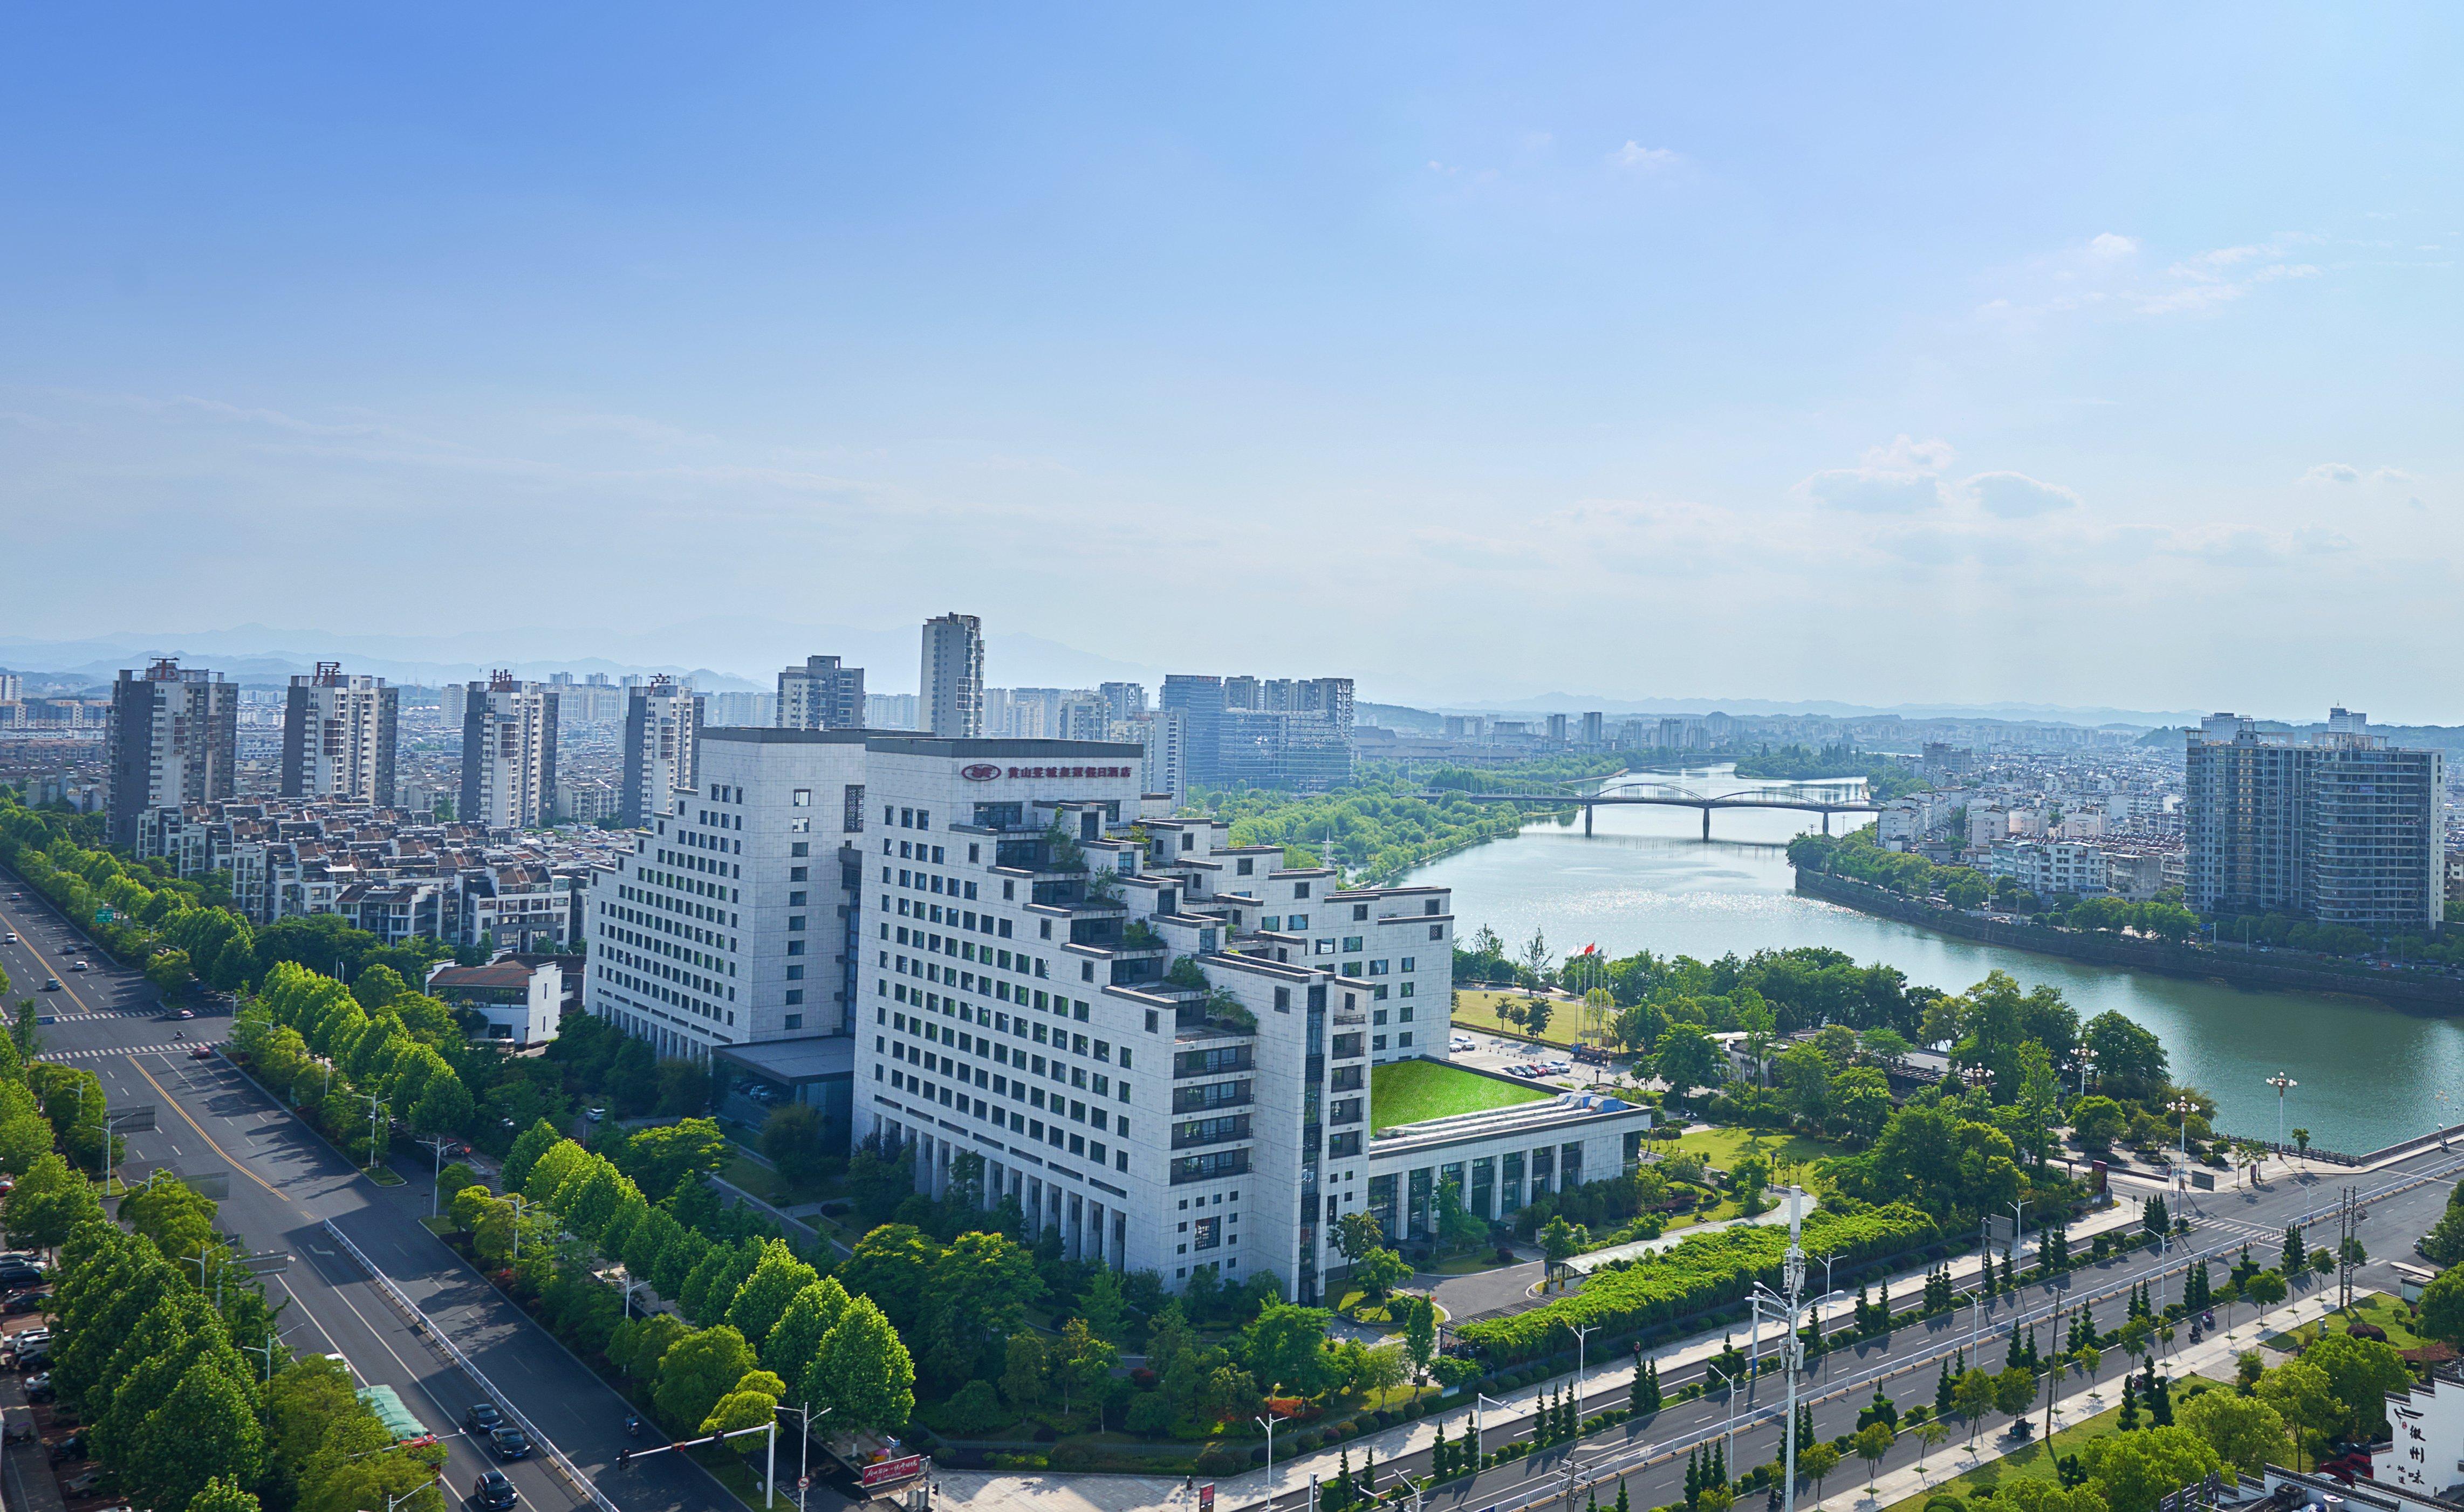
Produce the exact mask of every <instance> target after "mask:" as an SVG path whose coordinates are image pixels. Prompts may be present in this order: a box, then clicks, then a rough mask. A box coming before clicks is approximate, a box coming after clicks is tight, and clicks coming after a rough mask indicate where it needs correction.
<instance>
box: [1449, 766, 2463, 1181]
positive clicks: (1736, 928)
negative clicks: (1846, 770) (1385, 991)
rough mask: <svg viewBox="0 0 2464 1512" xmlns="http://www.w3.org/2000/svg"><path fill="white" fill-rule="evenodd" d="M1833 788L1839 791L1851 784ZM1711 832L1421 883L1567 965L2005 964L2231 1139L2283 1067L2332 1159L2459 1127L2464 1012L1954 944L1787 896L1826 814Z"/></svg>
mask: <svg viewBox="0 0 2464 1512" xmlns="http://www.w3.org/2000/svg"><path fill="white" fill-rule="evenodd" d="M1671 779H1672V780H1677V781H1682V782H1683V784H1684V785H1686V786H1687V787H1690V788H1693V789H1694V790H1696V791H1698V792H1703V793H1706V794H1717V793H1725V792H1733V791H1736V790H1738V789H1741V788H1749V787H1757V786H1762V785H1764V784H1762V783H1760V782H1756V781H1752V780H1740V779H1738V778H1735V777H1734V776H1733V775H1732V774H1731V773H1730V772H1729V771H1728V769H1727V768H1726V767H1715V768H1709V769H1705V770H1696V771H1690V772H1686V773H1684V774H1682V775H1680V776H1676V777H1673V778H1671ZM1828 785H1832V786H1836V787H1837V789H1838V790H1839V791H1840V792H1842V793H1852V792H1854V791H1855V789H1856V787H1857V786H1858V784H1856V783H1854V782H1848V783H1839V784H1828ZM1862 818H1863V816H1840V817H1836V818H1835V819H1834V820H1833V821H1832V822H1833V824H1834V825H1835V826H1837V825H1842V824H1848V823H1854V822H1858V821H1859V820H1860V819H1862ZM1702 825H1703V821H1702V816H1701V815H1700V814H1699V813H1698V812H1697V811H1696V810H1693V809H1688V808H1647V807H1634V808H1604V809H1601V810H1599V811H1598V812H1597V817H1596V818H1595V821H1594V824H1593V828H1594V833H1593V834H1592V835H1591V836H1590V837H1586V836H1585V835H1584V834H1583V826H1582V822H1581V820H1580V819H1579V818H1577V819H1575V820H1573V821H1572V822H1566V823H1559V822H1541V823H1535V824H1531V825H1528V826H1526V827H1525V829H1524V830H1523V832H1522V833H1521V834H1520V835H1519V836H1517V837H1516V838H1514V839H1512V840H1504V841H1496V842H1493V843H1491V844H1486V845H1481V846H1477V847H1475V848H1473V849H1471V850H1467V851H1463V852H1462V853H1460V854H1458V855H1454V856H1450V857H1447V858H1445V859H1444V860H1441V861H1438V862H1434V863H1432V864H1431V865H1429V866H1424V867H1422V868H1421V869H1420V870H1419V872H1418V873H1416V874H1415V875H1414V876H1413V878H1412V880H1413V881H1415V882H1425V883H1432V884H1439V885H1442V886H1445V887H1452V888H1453V889H1454V894H1455V916H1456V917H1457V918H1458V919H1460V920H1461V921H1462V925H1461V929H1462V931H1463V933H1465V934H1468V933H1469V932H1470V931H1472V930H1474V929H1477V928H1479V927H1480V926H1481V925H1483V924H1486V925H1488V926H1489V927H1490V928H1492V929H1494V930H1496V931H1497V932H1498V933H1499V934H1500V935H1502V936H1504V937H1505V939H1506V942H1507V949H1508V951H1509V952H1511V951H1512V950H1513V949H1514V948H1515V947H1517V946H1519V945H1521V944H1522V943H1523V942H1524V941H1526V940H1529V938H1530V937H1531V931H1532V930H1533V929H1535V928H1537V929H1541V930H1545V931H1547V932H1548V936H1549V943H1550V945H1551V948H1552V949H1553V950H1554V951H1555V952H1556V953H1558V954H1560V955H1563V954H1566V953H1571V952H1573V951H1577V950H1580V949H1581V948H1582V947H1583V946H1585V945H1589V944H1594V943H1596V944H1597V945H1598V946H1599V947H1600V948H1601V949H1602V950H1604V951H1608V952H1611V953H1615V954H1618V955H1625V954H1631V953H1634V952H1635V951H1638V950H1651V951H1655V952H1658V953H1661V954H1683V955H1692V956H1696V957H1698V958H1700V959H1704V960H1710V959H1713V958H1716V957H1718V956H1720V955H1724V954H1726V953H1728V952H1731V951H1734V952H1735V953H1738V954H1740V955H1745V954H1750V953H1752V952H1754V951H1757V950H1766V949H1778V948H1781V947H1786V946H1792V945H1823V946H1828V947H1830V948H1832V949H1834V950H1837V951H1842V952H1845V953H1847V954H1849V955H1851V956H1854V957H1855V958H1856V959H1857V960H1858V961H1859V962H1861V963H1867V964H1871V963H1874V962H1881V963H1884V964H1887V965H1891V966H1896V967H1898V968H1899V969H1900V970H1901V971H1903V972H1904V973H1906V974H1907V977H1908V980H1909V981H1911V982H1916V983H1923V984H1927V985H1931V986H1936V987H1941V988H1943V989H1945V990H1947V991H1952V992H1957V991H1961V990H1964V989H1965V988H1967V987H1969V986H1970V985H1972V984H1973V983H1975V982H1977V981H1980V980H1982V979H1983V978H1984V976H1985V974H1986V973H1988V972H1990V971H1993V970H1995V969H1997V968H1998V969H2000V970H2002V971H2006V972H2009V973H2010V974H2011V975H2013V976H2014V977H2016V978H2018V980H2019V982H2020V984H2021V985H2022V987H2033V986H2035V985H2036V984H2037V983H2039V982H2048V983H2051V984H2052V985H2054V986H2055V987H2057V988H2059V989H2060V990H2061V993H2062V995H2063V996H2064V997H2067V998H2068V999H2069V1000H2070V1002H2071V1005H2072V1006H2073V1007H2075V1008H2077V1009H2078V1010H2079V1017H2080V1018H2081V1019H2088V1018H2093V1017H2094V1016H2096V1015H2097V1014H2101V1013H2102V1012H2104V1011H2105V1010H2107V1009H2115V1010H2119V1011H2120V1012H2121V1013H2122V1014H2123V1015H2124V1016H2126V1017H2128V1018H2130V1019H2135V1020H2137V1021H2138V1022H2140V1023H2142V1024H2145V1026H2146V1027H2147V1028H2149V1029H2151V1030H2153V1031H2154V1032H2155V1033H2156V1034H2157V1035H2158V1036H2159V1037H2160V1038H2161V1039H2162V1040H2163V1041H2165V1047H2166V1049H2167V1051H2168V1052H2170V1054H2171V1056H2172V1063H2173V1071H2174V1075H2175V1076H2176V1077H2177V1078H2179V1079H2181V1080H2183V1081H2185V1082H2188V1083H2189V1084H2190V1085H2193V1086H2196V1087H2199V1088H2200V1089H2202V1090H2204V1091H2206V1092H2208V1093H2210V1094H2211V1095H2212V1096H2213V1097H2214V1098H2215V1099H2216V1102H2217V1104H2218V1107H2219V1109H2220V1117H2219V1120H2218V1122H2219V1124H2220V1126H2221V1127H2223V1128H2225V1129H2230V1130H2233V1131H2234V1132H2238V1133H2245V1134H2254V1135H2259V1136H2262V1137H2269V1138H2272V1137H2274V1135H2275V1132H2276V1125H2277V1107H2276V1092H2275V1089H2274V1088H2272V1087H2268V1086H2264V1085H2260V1084H2261V1083H2262V1081H2263V1080H2264V1079H2265V1078H2267V1077H2269V1076H2272V1075H2274V1074H2275V1073H2276V1072H2277V1071H2279V1070H2280V1071H2284V1072H2287V1073H2289V1074H2290V1075H2291V1076H2293V1077H2294V1079H2295V1080H2297V1081H2299V1083H2300V1084H2301V1085H2299V1087H2298V1088H2296V1089H2295V1090H2294V1091H2293V1092H2292V1094H2291V1096H2290V1100H2289V1101H2288V1103H2287V1105H2286V1107H2287V1116H2286V1120H2285V1122H2286V1124H2287V1125H2288V1126H2290V1127H2300V1128H2306V1129H2309V1130H2310V1133H2311V1138H2312V1140H2313V1142H2315V1143H2317V1144H2320V1145H2322V1146H2324V1147H2326V1148H2328V1149H2331V1150H2351V1151H2363V1150H2376V1149H2378V1148H2380V1147H2382V1146H2385V1145H2389V1144H2393V1143H2395V1142H2396V1141H2398V1140H2402V1139H2408V1138H2410V1137H2412V1136H2413V1135H2415V1134H2420V1133H2425V1132H2427V1131H2429V1130H2430V1129H2434V1128H2438V1127H2440V1126H2443V1125H2450V1124H2455V1123H2460V1122H2464V1019H2445V1018H2436V1017H2431V1016H2429V1015H2426V1014H2417V1013H2411V1012H2407V1011H2404V1010H2400V1009H2393V1008H2387V1007H2383V1006H2380V1005H2378V1004H2376V1003H2372V1002H2367V1001H2362V1000H2356V999H2347V998H2339V997H2309V996H2304V995H2299V994H2293V993H2278V992H2258V991H2251V990H2246V989H2242V988H2237V987H2230V986H2226V985H2224V984H2222V983H2218V982H2203V981H2188V980H2183V979H2179V978H2175V977H2169V976H2156V975H2144V974H2141V973H2137V972H2127V971H2114V970H2109V969H2107V968H2103V967H2097V966H2087V965H2082V964H2079V963H2076V962H2071V961H2064V960H2058V959H2055V958H2053V957H2050V956H2043V955H2033V954H2030V953H2026V952H2023V951H2011V950H2004V949H2001V948H1998V947H1995V946H1990V945H1980V944H1977V943H1975V942H1972V941H1969V940H1960V939H1952V938H1949V937H1947V936H1945V935H1938V934H1934V933H1931V932H1929V931H1925V930H1920V929H1917V928H1915V927H1913V926H1910V925H1905V924H1901V923H1898V922H1895V921H1893V920H1888V919H1878V918H1873V917H1870V916H1868V915H1866V914H1862V913H1858V912H1855V911H1853V910H1851V909H1842V908H1838V907H1837V906H1835V905H1832V904H1828V903H1820V902H1816V901H1815V900H1813V899H1811V898H1800V897H1798V896H1796V895H1795V894H1794V893H1793V892H1792V891H1791V890H1790V889H1791V887H1792V886H1793V883H1794V876H1793V872H1792V871H1791V870H1790V868H1789V865H1788V857H1787V854H1786V847H1787V844H1788V842H1789V840H1790V839H1791V838H1792V837H1793V836H1796V835H1798V834H1802V833H1804V832H1806V831H1807V830H1810V829H1818V828H1820V826H1821V816H1819V815H1816V814H1799V813H1795V812H1793V811H1790V810H1784V809H1771V810H1746V811H1740V812H1722V813H1717V814H1714V815H1713V816H1712V817H1711V835H1712V839H1711V841H1710V843H1709V844H1705V843H1704V842H1703V839H1702V833H1703V830H1702Z"/></svg>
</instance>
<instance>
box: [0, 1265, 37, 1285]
mask: <svg viewBox="0 0 2464 1512" xmlns="http://www.w3.org/2000/svg"><path fill="white" fill-rule="evenodd" d="M42 1283H43V1273H42V1272H41V1271H39V1270H36V1269H34V1268H33V1267H32V1266H15V1265H11V1266H0V1291H24V1290H26V1289H27V1288H28V1287H30V1286H40V1285H41V1284H42Z"/></svg>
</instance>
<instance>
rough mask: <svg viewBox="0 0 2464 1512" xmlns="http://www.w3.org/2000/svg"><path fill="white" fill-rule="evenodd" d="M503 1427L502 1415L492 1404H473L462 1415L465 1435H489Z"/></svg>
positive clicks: (503, 1419)
mask: <svg viewBox="0 0 2464 1512" xmlns="http://www.w3.org/2000/svg"><path fill="white" fill-rule="evenodd" d="M504 1426H505V1418H504V1414H503V1413H499V1412H497V1411H496V1409H495V1404H494V1403H492V1402H475V1403H473V1404H472V1407H471V1410H470V1411H469V1412H467V1413H463V1414H462V1427H463V1430H464V1431H465V1432H467V1433H473V1434H483V1435H484V1434H491V1433H494V1432H495V1431H496V1430H497V1429H499V1428H502V1427H504Z"/></svg>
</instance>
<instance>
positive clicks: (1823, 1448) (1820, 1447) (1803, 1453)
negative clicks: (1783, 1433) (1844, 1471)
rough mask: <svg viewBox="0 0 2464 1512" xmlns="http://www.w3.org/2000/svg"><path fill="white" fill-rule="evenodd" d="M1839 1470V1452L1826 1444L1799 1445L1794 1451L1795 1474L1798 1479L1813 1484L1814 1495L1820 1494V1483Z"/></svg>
mask: <svg viewBox="0 0 2464 1512" xmlns="http://www.w3.org/2000/svg"><path fill="white" fill-rule="evenodd" d="M1838 1468H1839V1451H1838V1450H1837V1449H1835V1448H1833V1447H1832V1446H1831V1445H1829V1444H1826V1443H1819V1442H1816V1443H1811V1444H1805V1445H1801V1446H1800V1447H1799V1448H1798V1449H1797V1451H1796V1473H1797V1476H1798V1478H1799V1479H1806V1480H1811V1481H1813V1482H1814V1493H1815V1496H1817V1497H1819V1496H1820V1495H1821V1494H1822V1482H1823V1480H1824V1479H1826V1478H1828V1477H1829V1476H1830V1474H1831V1472H1833V1471H1834V1470H1837V1469H1838Z"/></svg>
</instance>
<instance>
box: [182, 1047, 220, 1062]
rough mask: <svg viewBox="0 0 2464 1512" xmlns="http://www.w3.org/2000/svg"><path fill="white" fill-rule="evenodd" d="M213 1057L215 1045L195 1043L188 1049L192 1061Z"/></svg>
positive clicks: (207, 1059)
mask: <svg viewBox="0 0 2464 1512" xmlns="http://www.w3.org/2000/svg"><path fill="white" fill-rule="evenodd" d="M213 1058H214V1047H213V1046H212V1045H209V1044H201V1045H194V1046H191V1047H190V1049H189V1051H188V1059H189V1060H191V1061H210V1060H212V1059H213Z"/></svg>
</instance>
